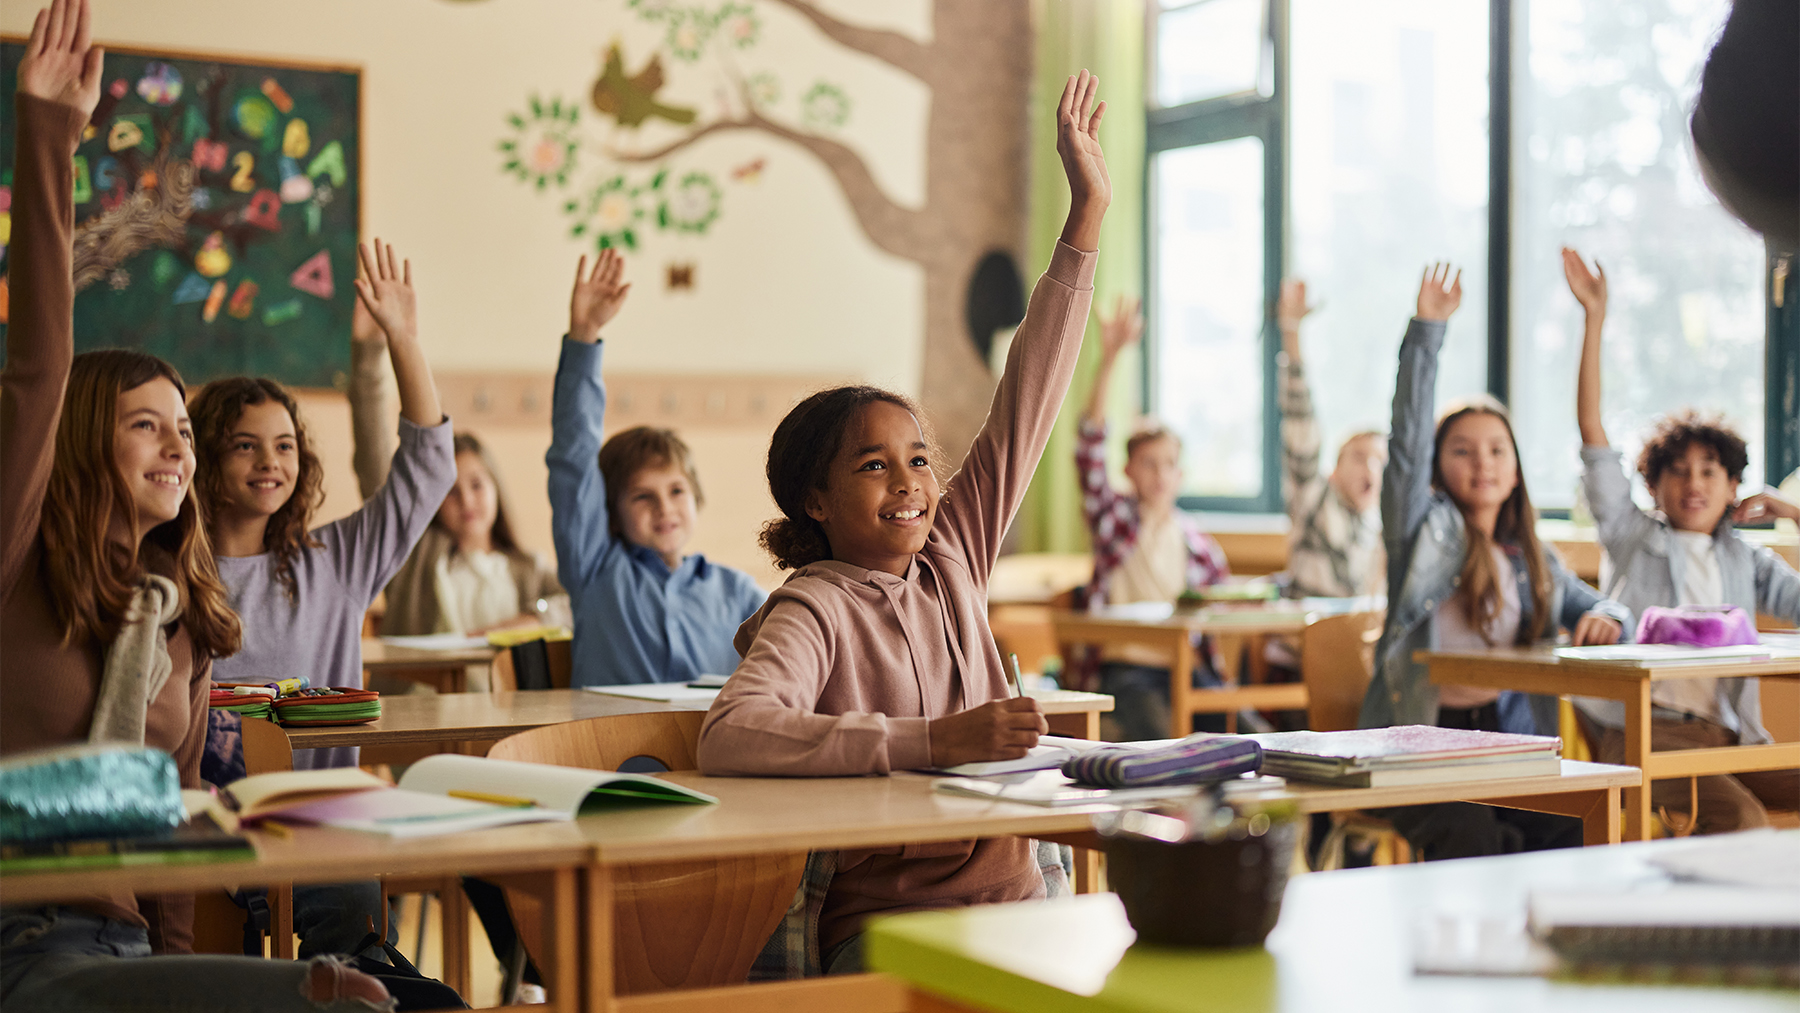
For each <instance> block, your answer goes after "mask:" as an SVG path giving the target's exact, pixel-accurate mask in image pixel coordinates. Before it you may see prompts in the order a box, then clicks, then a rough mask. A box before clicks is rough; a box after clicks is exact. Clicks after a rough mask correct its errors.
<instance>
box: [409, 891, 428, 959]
mask: <svg viewBox="0 0 1800 1013" xmlns="http://www.w3.org/2000/svg"><path fill="white" fill-rule="evenodd" d="M430 914H431V894H428V893H422V894H419V931H418V934H417V935H416V936H415V937H414V939H413V953H415V954H417V956H416V957H414V958H413V959H414V960H423V959H424V957H425V919H426V918H427V917H428V916H429V915H430Z"/></svg>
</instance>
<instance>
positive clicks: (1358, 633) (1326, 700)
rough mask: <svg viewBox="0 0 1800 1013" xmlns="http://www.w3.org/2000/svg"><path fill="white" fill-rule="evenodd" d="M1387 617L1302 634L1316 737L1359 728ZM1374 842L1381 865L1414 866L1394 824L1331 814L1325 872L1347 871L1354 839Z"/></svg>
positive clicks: (1322, 851)
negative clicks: (1346, 852) (1347, 848)
mask: <svg viewBox="0 0 1800 1013" xmlns="http://www.w3.org/2000/svg"><path fill="white" fill-rule="evenodd" d="M1385 616H1386V613H1384V612H1351V613H1348V614H1345V615H1341V616H1327V617H1325V618H1324V619H1320V620H1319V621H1317V622H1315V623H1312V624H1311V625H1309V626H1307V628H1306V632H1305V633H1302V634H1301V635H1300V677H1301V679H1302V680H1303V681H1304V682H1305V683H1306V693H1307V705H1306V723H1307V725H1308V727H1310V728H1312V730H1313V731H1315V732H1337V731H1346V730H1348V729H1352V728H1355V727H1357V715H1358V714H1359V713H1361V711H1362V702H1363V696H1364V695H1365V694H1366V693H1367V692H1368V689H1369V680H1370V679H1371V678H1373V677H1374V672H1375V642H1376V641H1377V640H1379V639H1380V638H1381V623H1382V620H1383V619H1384V618H1385ZM1352 837H1355V838H1361V839H1364V840H1369V839H1373V840H1374V842H1375V856H1376V857H1375V861H1376V863H1377V864H1382V865H1385V864H1390V863H1392V864H1405V863H1407V862H1410V861H1412V857H1413V856H1412V848H1411V847H1410V846H1409V845H1408V844H1407V843H1406V838H1404V837H1401V836H1400V835H1399V834H1398V833H1396V832H1395V830H1394V827H1393V824H1391V823H1389V822H1388V821H1386V820H1383V819H1378V818H1376V817H1374V816H1370V815H1368V814H1366V813H1360V812H1348V813H1333V814H1331V831H1330V832H1329V833H1327V834H1326V835H1325V840H1324V841H1323V842H1322V843H1321V844H1320V846H1319V857H1318V866H1319V870H1320V871H1324V870H1326V869H1341V868H1343V865H1344V846H1345V844H1346V843H1347V842H1348V841H1349V839H1350V838H1352Z"/></svg>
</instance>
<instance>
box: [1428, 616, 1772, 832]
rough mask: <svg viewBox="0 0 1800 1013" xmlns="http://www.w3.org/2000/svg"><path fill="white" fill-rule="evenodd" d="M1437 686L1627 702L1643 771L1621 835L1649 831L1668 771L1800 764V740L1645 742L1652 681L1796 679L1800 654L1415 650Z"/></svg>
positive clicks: (1629, 739) (1628, 733) (1628, 742)
mask: <svg viewBox="0 0 1800 1013" xmlns="http://www.w3.org/2000/svg"><path fill="white" fill-rule="evenodd" d="M1413 659H1414V660H1415V661H1418V662H1419V663H1421V664H1423V665H1425V666H1427V667H1428V668H1429V669H1430V672H1431V681H1432V682H1434V683H1437V684H1438V685H1440V686H1476V687H1480V688H1483V689H1499V690H1517V691H1519V692H1523V693H1544V694H1549V695H1553V696H1556V695H1560V696H1595V697H1602V698H1604V699H1607V700H1618V701H1621V702H1622V703H1624V705H1625V763H1626V765H1627V766H1631V767H1636V768H1638V769H1639V770H1641V771H1643V778H1642V780H1641V781H1640V782H1639V784H1637V785H1636V786H1634V787H1631V788H1627V789H1626V790H1625V837H1626V839H1628V840H1634V841H1635V840H1648V839H1649V838H1650V830H1651V828H1650V792H1649V790H1648V789H1649V787H1650V782H1651V781H1656V780H1663V779H1666V778H1677V777H1695V776H1703V775H1707V774H1730V773H1733V772H1735V771H1740V770H1786V769H1789V768H1793V767H1800V743H1796V742H1774V743H1769V744H1767V745H1760V746H1726V747H1723V748H1718V749H1682V750H1669V751H1664V752H1653V751H1652V750H1651V748H1650V687H1651V684H1652V683H1657V682H1663V681H1665V680H1672V679H1731V678H1760V679H1800V653H1796V654H1787V655H1777V656H1776V657H1773V658H1771V659H1769V660H1768V661H1720V662H1705V663H1699V664H1695V663H1692V662H1681V661H1585V660H1574V659H1569V658H1558V657H1557V656H1556V655H1555V654H1554V653H1553V650H1552V649H1551V648H1548V647H1500V648H1494V649H1493V650H1488V651H1419V652H1417V653H1415V654H1414V655H1413Z"/></svg>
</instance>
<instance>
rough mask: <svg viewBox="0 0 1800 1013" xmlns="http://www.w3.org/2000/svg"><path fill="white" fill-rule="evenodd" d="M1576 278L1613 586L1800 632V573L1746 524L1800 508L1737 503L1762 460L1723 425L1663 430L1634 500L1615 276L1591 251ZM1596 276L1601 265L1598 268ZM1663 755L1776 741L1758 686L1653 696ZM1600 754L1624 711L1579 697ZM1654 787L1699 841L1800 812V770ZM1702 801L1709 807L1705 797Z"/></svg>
mask: <svg viewBox="0 0 1800 1013" xmlns="http://www.w3.org/2000/svg"><path fill="white" fill-rule="evenodd" d="M1562 254H1563V273H1564V275H1565V276H1566V277H1567V278H1568V282H1569V290H1570V291H1571V292H1573V293H1574V295H1575V299H1576V301H1578V302H1580V303H1581V307H1582V309H1583V311H1584V312H1585V314H1586V317H1587V323H1586V331H1585V334H1584V337H1583V340H1582V350H1581V372H1580V374H1579V378H1578V380H1577V384H1576V394H1575V399H1576V415H1577V418H1578V420H1579V421H1580V424H1581V442H1582V448H1581V460H1582V464H1583V466H1584V469H1585V473H1584V477H1583V484H1584V487H1585V489H1586V492H1587V499H1588V506H1589V507H1590V508H1591V509H1592V510H1593V513H1594V521H1595V523H1596V524H1597V525H1598V527H1599V535H1600V544H1601V546H1602V547H1603V548H1604V549H1605V550H1606V562H1607V564H1608V565H1607V567H1606V572H1604V573H1602V580H1601V584H1602V589H1603V590H1604V591H1606V593H1607V594H1608V595H1609V596H1610V597H1611V598H1613V599H1614V600H1615V601H1618V602H1620V603H1621V604H1623V605H1625V606H1626V607H1628V608H1630V609H1631V610H1632V611H1633V612H1636V613H1638V614H1640V615H1641V614H1642V613H1643V610H1644V609H1645V608H1647V607H1649V606H1651V605H1660V606H1664V607H1671V606H1677V605H1725V604H1729V605H1736V606H1738V607H1739V608H1741V609H1743V610H1744V611H1745V612H1747V613H1750V614H1755V613H1757V612H1762V613H1765V614H1768V615H1772V616H1776V617H1778V618H1781V619H1785V620H1788V621H1790V622H1797V623H1800V574H1796V573H1795V572H1794V570H1793V568H1792V567H1790V566H1788V565H1787V563H1786V562H1784V561H1783V560H1782V559H1781V558H1780V557H1779V556H1777V555H1776V554H1775V553H1774V551H1773V550H1771V549H1769V548H1766V547H1762V546H1757V545H1755V544H1753V543H1751V542H1748V541H1746V540H1745V539H1744V538H1743V537H1741V536H1740V535H1738V533H1737V532H1736V531H1735V530H1734V529H1733V527H1732V525H1733V523H1734V522H1735V523H1745V522H1753V521H1759V520H1766V519H1769V518H1772V517H1786V518H1788V519H1790V520H1793V519H1800V506H1796V505H1795V504H1794V503H1792V502H1789V501H1788V500H1787V499H1784V498H1783V497H1781V496H1780V495H1778V494H1776V493H1774V492H1770V491H1765V492H1760V493H1757V494H1755V495H1753V496H1750V497H1747V498H1746V499H1744V500H1743V501H1742V502H1736V503H1735V505H1734V501H1736V500H1737V493H1738V483H1739V482H1740V481H1742V479H1743V477H1744V468H1745V467H1746V466H1747V465H1748V464H1749V463H1750V455H1749V453H1748V450H1747V448H1746V446H1745V444H1744V440H1743V438H1742V437H1741V436H1739V435H1738V434H1737V433H1735V432H1733V431H1732V430H1731V428H1730V427H1729V426H1727V425H1726V424H1725V423H1724V422H1723V421H1722V420H1720V419H1714V418H1708V417H1706V416H1702V415H1700V414H1699V413H1697V412H1694V411H1692V410H1688V411H1683V412H1680V413H1677V414H1674V415H1670V416H1667V417H1665V418H1663V419H1662V420H1661V421H1660V422H1658V424H1657V427H1656V430H1655V432H1654V433H1653V434H1652V435H1651V437H1650V439H1649V440H1648V441H1647V442H1646V443H1645V445H1644V450H1643V453H1642V454H1641V455H1640V456H1639V458H1638V472H1639V473H1640V474H1641V475H1643V476H1644V482H1645V484H1646V485H1647V486H1649V489H1650V493H1651V495H1652V496H1653V497H1654V498H1655V500H1656V508H1657V512H1656V513H1654V514H1652V513H1645V512H1644V511H1642V510H1640V509H1638V507H1637V505H1636V504H1634V503H1633V502H1632V500H1631V479H1630V477H1629V476H1628V475H1626V474H1625V470H1624V467H1623V455H1621V454H1620V452H1619V451H1617V450H1614V449H1613V448H1612V446H1611V445H1610V444H1609V443H1608V441H1607V438H1606V429H1605V428H1604V427H1603V426H1602V425H1601V421H1600V331H1601V325H1602V324H1603V323H1604V321H1605V319H1606V272H1605V271H1600V272H1599V273H1598V274H1596V273H1594V272H1590V271H1589V270H1588V268H1587V265H1586V264H1585V263H1584V262H1583V261H1582V259H1581V255H1580V254H1578V253H1576V252H1575V251H1574V250H1571V249H1567V248H1564V250H1563V251H1562ZM1595 266H1596V267H1598V266H1599V265H1598V264H1596V265H1595ZM1650 701H1651V704H1652V705H1653V706H1652V711H1651V728H1650V738H1651V746H1652V748H1654V749H1658V750H1663V749H1700V748H1707V747H1716V746H1731V745H1739V744H1743V745H1752V744H1757V743H1764V742H1769V741H1771V740H1770V737H1769V733H1768V731H1767V730H1766V729H1764V728H1763V726H1762V706H1761V701H1760V699H1759V697H1758V694H1757V683H1756V680H1754V679H1674V680H1669V681H1666V682H1659V683H1657V684H1655V685H1654V687H1653V688H1652V689H1651V691H1650ZM1576 706H1577V707H1578V708H1579V709H1580V711H1581V713H1582V716H1583V717H1584V718H1585V719H1586V721H1587V723H1588V724H1589V731H1590V733H1593V732H1595V731H1597V732H1598V735H1593V736H1592V737H1593V738H1594V739H1595V745H1596V747H1597V752H1598V754H1599V755H1598V756H1596V757H1595V758H1596V759H1599V760H1602V761H1605V762H1608V763H1619V762H1622V761H1623V758H1624V755H1625V735H1624V732H1623V731H1622V730H1621V729H1622V726H1623V724H1624V708H1623V705H1621V704H1619V703H1617V702H1615V701H1603V700H1592V699H1586V698H1578V699H1577V700H1576ZM1696 781H1697V785H1696V791H1695V793H1694V794H1693V795H1692V796H1690V793H1689V789H1688V785H1687V783H1686V781H1685V780H1672V781H1658V782H1655V783H1654V784H1653V785H1652V786H1651V790H1650V797H1651V801H1652V803H1653V804H1654V805H1655V806H1656V807H1657V808H1659V809H1662V810H1664V811H1665V812H1668V811H1676V812H1681V813H1684V814H1685V819H1686V821H1687V825H1688V826H1690V827H1691V828H1692V830H1693V831H1694V832H1696V833H1723V832H1726V831H1731V830H1741V829H1748V828H1751V827H1760V826H1768V825H1769V817H1768V812H1767V807H1769V806H1774V807H1777V808H1781V809H1796V808H1800V771H1796V770H1771V771H1755V772H1750V773H1740V774H1732V775H1718V776H1713V777H1702V778H1697V779H1696ZM1696 798H1697V801H1698V805H1697V809H1698V811H1696V812H1689V811H1688V810H1689V809H1690V808H1695V804H1694V799H1696Z"/></svg>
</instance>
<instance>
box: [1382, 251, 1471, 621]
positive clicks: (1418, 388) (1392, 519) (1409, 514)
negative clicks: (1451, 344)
mask: <svg viewBox="0 0 1800 1013" xmlns="http://www.w3.org/2000/svg"><path fill="white" fill-rule="evenodd" d="M1460 305H1462V272H1461V271H1460V270H1459V271H1457V272H1456V274H1455V276H1454V277H1452V276H1451V273H1450V265H1449V264H1437V265H1435V266H1433V267H1428V268H1426V269H1425V276H1424V277H1423V278H1421V279H1420V280H1419V303H1418V312H1417V313H1415V314H1414V315H1413V319H1412V322H1411V323H1410V324H1408V325H1407V327H1406V337H1404V338H1402V339H1401V341H1400V373H1399V375H1398V376H1397V377H1396V378H1395V380H1394V417H1393V421H1392V423H1391V424H1390V426H1389V428H1388V465H1387V472H1386V473H1385V474H1384V475H1383V477H1382V482H1381V522H1382V523H1381V527H1382V532H1381V536H1382V540H1383V541H1384V542H1385V543H1386V544H1387V556H1388V575H1389V587H1390V593H1392V591H1391V589H1392V588H1394V587H1395V586H1396V581H1395V579H1394V578H1395V577H1396V572H1395V571H1396V568H1398V567H1401V566H1404V565H1405V558H1406V557H1405V553H1404V552H1403V551H1402V549H1403V547H1404V546H1405V545H1406V543H1407V541H1408V540H1409V539H1411V538H1412V536H1413V534H1414V532H1416V531H1417V530H1418V527H1419V525H1420V524H1421V523H1423V522H1424V520H1425V511H1426V509H1427V507H1429V506H1430V504H1431V458H1432V453H1433V450H1434V448H1433V447H1432V437H1433V436H1434V435H1435V433H1436V418H1435V413H1436V410H1437V397H1436V394H1437V371H1438V352H1439V351H1441V350H1442V349H1443V346H1444V325H1445V323H1446V322H1447V321H1449V319H1450V314H1452V313H1455V312H1456V308H1457V307H1458V306H1460ZM1400 576H1403V575H1400Z"/></svg>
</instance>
